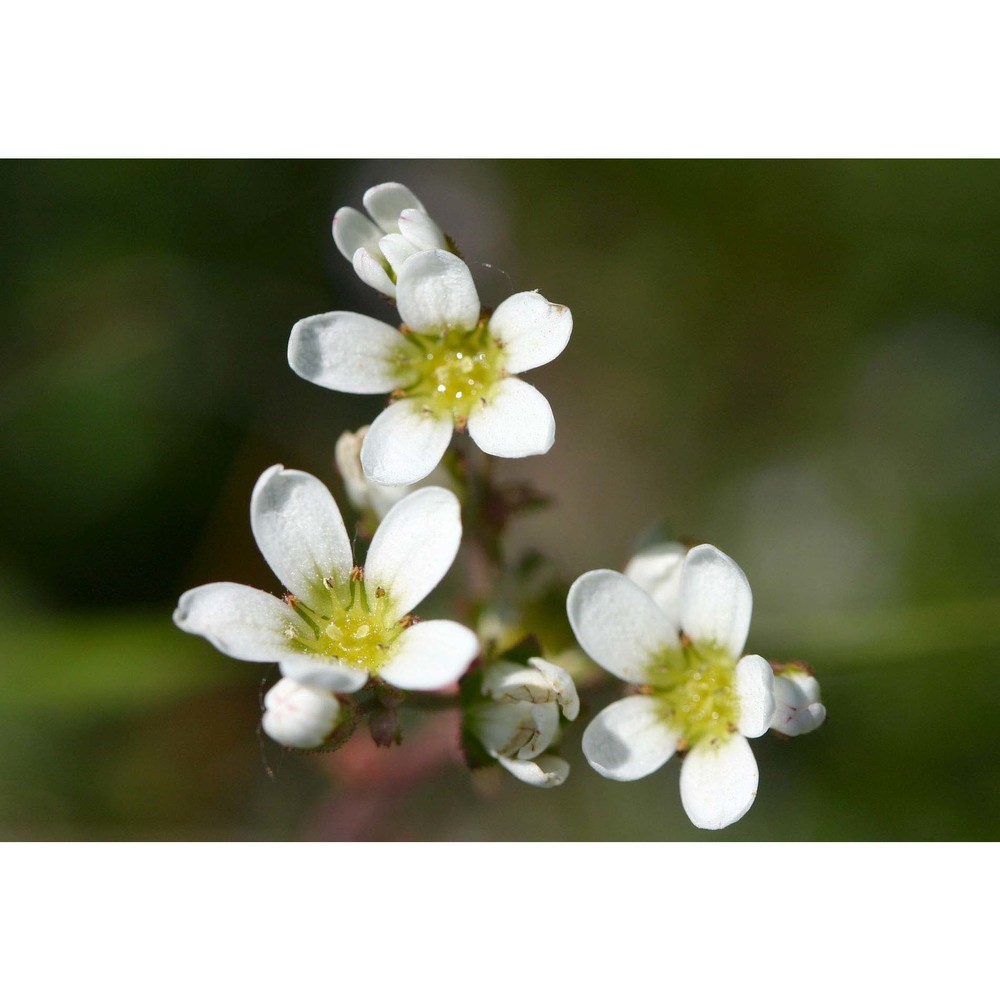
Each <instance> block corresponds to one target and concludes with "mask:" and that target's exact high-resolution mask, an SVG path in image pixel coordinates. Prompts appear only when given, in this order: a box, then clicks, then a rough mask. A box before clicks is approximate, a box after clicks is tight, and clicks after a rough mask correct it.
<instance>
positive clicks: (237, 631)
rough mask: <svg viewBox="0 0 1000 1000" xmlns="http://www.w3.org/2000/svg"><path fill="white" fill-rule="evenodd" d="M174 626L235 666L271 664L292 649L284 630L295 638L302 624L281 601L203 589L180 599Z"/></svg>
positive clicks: (217, 587) (244, 591) (211, 586)
mask: <svg viewBox="0 0 1000 1000" xmlns="http://www.w3.org/2000/svg"><path fill="white" fill-rule="evenodd" d="M174 624H175V625H176V626H177V627H178V628H179V629H183V630H184V631H185V632H190V633H191V634H192V635H200V636H202V637H203V638H205V639H207V640H208V641H209V642H210V643H211V644H212V645H213V646H215V648H216V649H217V650H219V652H221V653H225V654H226V655H227V656H232V657H235V659H237V660H249V661H250V662H251V663H273V662H276V661H277V660H280V659H281V658H282V657H283V656H286V655H287V654H288V653H289V651H290V650H291V649H292V648H293V647H292V640H291V639H290V638H289V630H291V631H293V632H294V633H295V634H296V635H298V634H299V631H300V628H301V627H302V624H303V623H302V621H301V620H300V619H299V617H298V615H296V614H295V612H294V611H292V609H291V608H290V607H288V605H287V604H285V603H284V601H279V600H278V598H277V597H273V596H272V595H271V594H265V593H264V592H263V591H262V590H255V589H254V588H253V587H244V586H243V584H241V583H206V584H205V585H204V586H202V587H195V588H194V589H193V590H189V591H187V593H185V594H182V595H181V599H180V600H179V601H178V602H177V610H176V611H174Z"/></svg>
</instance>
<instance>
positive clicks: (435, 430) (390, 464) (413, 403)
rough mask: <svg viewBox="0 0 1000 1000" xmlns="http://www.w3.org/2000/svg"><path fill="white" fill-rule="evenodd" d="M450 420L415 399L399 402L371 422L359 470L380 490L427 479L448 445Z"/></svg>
mask: <svg viewBox="0 0 1000 1000" xmlns="http://www.w3.org/2000/svg"><path fill="white" fill-rule="evenodd" d="M453 430H454V425H453V424H452V421H451V418H450V417H439V416H436V415H435V414H433V413H431V412H430V411H429V410H426V409H424V406H423V404H422V403H421V402H420V401H419V400H415V399H400V400H398V401H397V402H395V403H391V404H390V405H389V406H387V407H386V408H385V409H384V410H383V411H382V412H381V413H380V414H379V415H378V416H377V417H376V418H375V420H374V421H372V425H371V427H370V428H369V430H368V433H367V434H366V435H365V440H364V442H363V443H362V445H361V468H362V469H363V470H364V473H365V475H366V476H367V477H368V478H369V479H370V480H372V482H375V483H378V484H379V485H380V486H409V485H410V484H411V483H416V482H419V481H420V480H421V479H424V478H425V477H427V476H429V475H430V474H431V473H432V472H433V471H434V467H435V466H436V465H437V464H438V462H440V461H441V458H442V456H443V455H444V453H445V451H446V450H447V448H448V444H449V442H450V441H451V434H452V431H453Z"/></svg>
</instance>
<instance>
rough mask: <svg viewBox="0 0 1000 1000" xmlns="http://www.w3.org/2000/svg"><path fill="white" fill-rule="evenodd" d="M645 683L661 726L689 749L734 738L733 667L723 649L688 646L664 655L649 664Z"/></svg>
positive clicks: (737, 706) (736, 711)
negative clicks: (704, 742) (659, 711)
mask: <svg viewBox="0 0 1000 1000" xmlns="http://www.w3.org/2000/svg"><path fill="white" fill-rule="evenodd" d="M649 683H650V685H651V686H652V688H653V691H652V695H653V697H655V698H656V699H657V700H658V701H659V702H660V706H661V709H662V712H663V717H664V719H665V721H667V722H669V723H670V725H671V727H672V728H674V729H677V730H678V731H679V732H680V734H681V739H683V740H685V741H686V742H687V743H688V744H690V745H691V746H695V744H697V743H700V742H701V741H702V740H718V741H720V742H724V741H725V740H727V739H728V738H729V737H730V736H731V735H732V734H733V733H734V732H736V727H737V724H738V722H739V714H740V703H739V697H738V695H737V693H736V663H735V661H734V660H733V658H732V656H731V655H730V654H729V653H728V652H726V651H725V650H724V649H720V648H718V647H717V646H712V645H707V644H694V643H690V642H688V643H685V644H684V645H683V646H681V647H680V648H676V647H674V648H671V649H665V650H663V651H662V652H661V653H660V654H659V655H658V656H657V657H656V660H655V661H654V663H653V664H652V667H651V671H650V682H649Z"/></svg>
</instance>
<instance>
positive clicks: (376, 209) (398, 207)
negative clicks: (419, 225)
mask: <svg viewBox="0 0 1000 1000" xmlns="http://www.w3.org/2000/svg"><path fill="white" fill-rule="evenodd" d="M361 200H362V202H363V203H364V206H365V208H366V209H367V210H368V214H369V215H370V216H371V217H372V218H373V219H374V220H375V221H376V222H377V223H378V224H379V225H380V226H381V227H382V228H383V229H384V230H385V231H386V232H387V233H398V232H399V225H398V223H399V216H400V214H401V213H402V212H403V211H404V210H405V209H407V208H420V209H422V208H423V207H424V206H423V205H421V204H420V200H419V199H418V198H417V196H416V195H415V194H414V193H413V192H412V191H411V190H410V189H409V188H408V187H406V186H405V185H404V184H399V183H397V182H396V181H389V182H388V183H386V184H376V185H375V187H372V188H369V189H368V190H367V191H366V192H365V196H364V198H362V199H361Z"/></svg>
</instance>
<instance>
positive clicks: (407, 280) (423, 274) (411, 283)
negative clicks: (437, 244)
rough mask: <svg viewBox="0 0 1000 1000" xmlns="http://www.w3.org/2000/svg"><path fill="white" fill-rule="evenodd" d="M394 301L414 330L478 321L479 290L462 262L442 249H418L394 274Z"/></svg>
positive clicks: (439, 330)
mask: <svg viewBox="0 0 1000 1000" xmlns="http://www.w3.org/2000/svg"><path fill="white" fill-rule="evenodd" d="M396 305H397V307H398V309H399V315H400V316H401V317H402V319H403V322H404V323H405V324H406V325H407V326H408V327H409V328H410V329H411V330H415V331H416V332H417V333H442V332H444V331H445V330H471V329H472V328H473V327H475V325H476V324H477V323H478V322H479V293H478V292H477V291H476V286H475V283H474V282H473V280H472V274H471V273H470V272H469V269H468V267H466V265H465V262H464V261H463V260H461V259H460V258H458V257H456V256H455V255H454V254H451V253H447V252H446V251H444V250H422V251H421V252H420V253H416V254H414V255H413V256H412V257H410V258H408V259H407V260H406V261H404V262H403V266H402V267H401V268H400V270H399V273H398V274H397V276H396Z"/></svg>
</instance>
